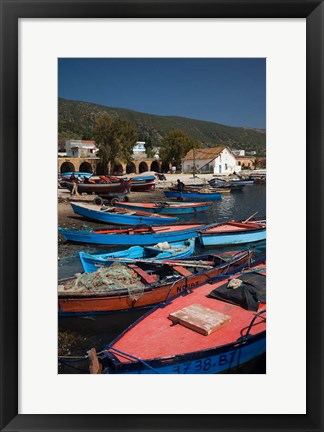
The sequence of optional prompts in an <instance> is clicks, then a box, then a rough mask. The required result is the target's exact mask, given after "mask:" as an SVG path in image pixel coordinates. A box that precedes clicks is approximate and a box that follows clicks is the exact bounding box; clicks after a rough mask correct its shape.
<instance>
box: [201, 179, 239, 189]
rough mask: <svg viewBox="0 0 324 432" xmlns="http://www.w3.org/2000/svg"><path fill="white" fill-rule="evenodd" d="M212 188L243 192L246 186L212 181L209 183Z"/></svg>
mask: <svg viewBox="0 0 324 432" xmlns="http://www.w3.org/2000/svg"><path fill="white" fill-rule="evenodd" d="M208 184H209V186H210V187H211V188H216V189H230V191H231V192H242V190H243V187H244V185H237V184H233V183H228V182H225V181H224V180H219V179H211V180H209V181H208Z"/></svg>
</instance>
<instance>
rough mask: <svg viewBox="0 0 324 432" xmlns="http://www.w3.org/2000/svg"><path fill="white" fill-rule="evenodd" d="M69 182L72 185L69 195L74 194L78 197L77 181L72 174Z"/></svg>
mask: <svg viewBox="0 0 324 432" xmlns="http://www.w3.org/2000/svg"><path fill="white" fill-rule="evenodd" d="M72 176H73V177H74V178H73V179H72ZM70 180H72V184H73V187H72V190H71V193H70V195H74V194H75V195H76V196H80V194H79V192H78V179H77V177H75V175H74V174H72V175H71V177H70Z"/></svg>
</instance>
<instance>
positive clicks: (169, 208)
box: [116, 201, 213, 215]
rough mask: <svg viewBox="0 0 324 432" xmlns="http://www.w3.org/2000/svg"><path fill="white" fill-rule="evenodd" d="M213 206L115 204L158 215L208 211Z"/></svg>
mask: <svg viewBox="0 0 324 432" xmlns="http://www.w3.org/2000/svg"><path fill="white" fill-rule="evenodd" d="M212 205H213V203H212V202H211V201H209V202H208V201H207V202H196V203H177V202H168V201H166V202H152V203H134V202H116V206H117V207H123V208H129V209H134V210H147V211H149V212H152V213H159V214H170V215H172V214H189V213H196V212H203V211H206V210H209V209H210V207H211V206H212Z"/></svg>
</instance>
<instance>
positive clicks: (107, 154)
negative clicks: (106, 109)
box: [93, 113, 138, 170]
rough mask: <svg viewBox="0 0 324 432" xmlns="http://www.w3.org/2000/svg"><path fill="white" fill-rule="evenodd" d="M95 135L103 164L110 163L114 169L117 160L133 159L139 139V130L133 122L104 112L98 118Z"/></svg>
mask: <svg viewBox="0 0 324 432" xmlns="http://www.w3.org/2000/svg"><path fill="white" fill-rule="evenodd" d="M93 136H94V139H95V141H96V144H97V146H98V148H99V156H100V161H101V164H102V165H103V166H107V165H108V164H109V166H110V170H112V169H113V167H114V165H115V163H116V162H117V161H123V162H127V163H129V162H130V161H131V159H132V153H133V147H134V145H135V144H136V141H137V139H138V131H137V129H136V127H135V126H134V125H133V123H131V122H128V121H127V120H122V119H120V118H116V119H112V118H111V117H110V115H109V114H107V113H103V114H102V115H100V116H99V117H98V118H97V120H96V124H95V127H94V130H93Z"/></svg>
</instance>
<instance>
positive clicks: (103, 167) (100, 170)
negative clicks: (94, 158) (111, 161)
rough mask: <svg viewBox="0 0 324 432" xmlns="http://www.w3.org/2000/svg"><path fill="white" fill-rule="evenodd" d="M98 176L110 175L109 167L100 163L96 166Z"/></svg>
mask: <svg viewBox="0 0 324 432" xmlns="http://www.w3.org/2000/svg"><path fill="white" fill-rule="evenodd" d="M96 174H97V175H106V174H108V167H107V166H106V165H102V164H101V162H98V163H97V166H96Z"/></svg>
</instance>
